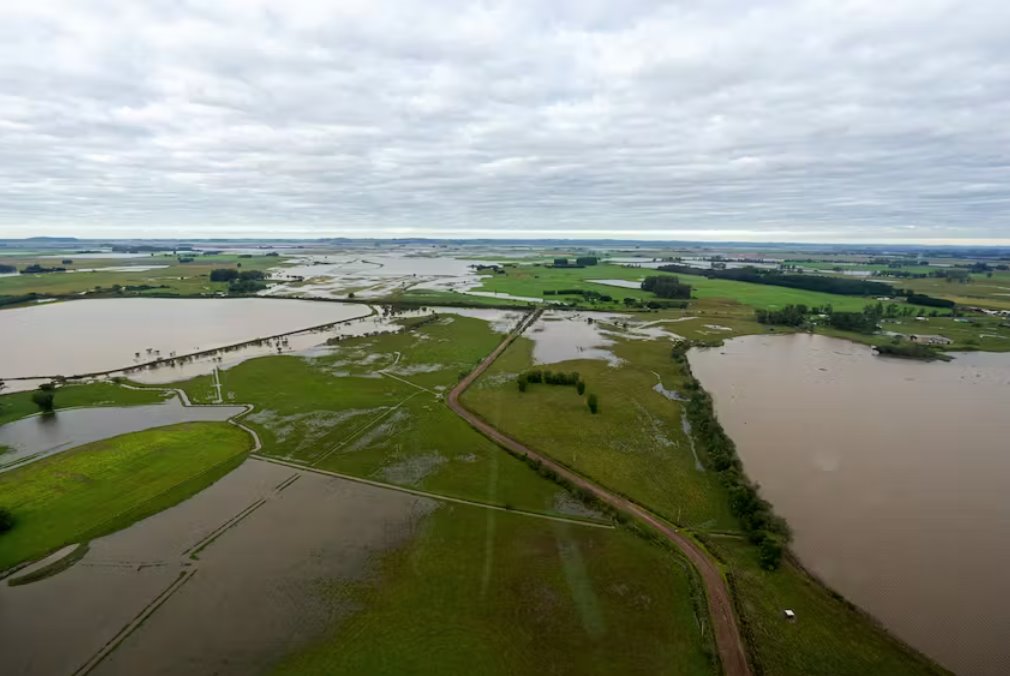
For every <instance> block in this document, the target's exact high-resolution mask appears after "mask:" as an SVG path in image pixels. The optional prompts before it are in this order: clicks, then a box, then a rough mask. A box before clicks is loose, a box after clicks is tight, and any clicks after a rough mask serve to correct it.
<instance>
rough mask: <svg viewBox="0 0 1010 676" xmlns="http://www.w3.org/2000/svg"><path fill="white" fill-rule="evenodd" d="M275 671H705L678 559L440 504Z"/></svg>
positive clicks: (612, 539) (699, 627)
mask: <svg viewBox="0 0 1010 676" xmlns="http://www.w3.org/2000/svg"><path fill="white" fill-rule="evenodd" d="M333 593H334V594H335V595H339V596H340V597H341V598H342V599H343V600H346V601H349V602H350V603H352V604H355V605H358V606H360V608H361V609H360V611H359V612H357V613H356V614H355V615H353V616H352V617H351V618H349V619H348V620H347V621H346V622H344V623H343V624H341V625H338V626H337V627H335V628H334V629H333V631H332V632H331V633H330V634H329V635H328V636H326V637H325V638H323V639H322V640H319V641H317V642H316V643H315V645H313V646H311V647H310V648H308V649H307V650H304V651H302V652H299V653H296V654H294V655H291V656H290V657H289V658H288V659H287V660H285V661H284V662H282V663H281V665H280V666H279V668H278V672H279V673H282V674H334V673H346V674H366V673H368V674H375V673H395V674H517V673H531V674H532V673H537V674H568V673H571V674H712V673H715V671H716V670H715V667H714V665H713V663H712V661H711V659H710V657H709V655H710V654H711V647H710V631H709V627H708V626H707V621H706V618H704V617H699V616H698V615H697V614H696V605H695V604H694V603H693V602H692V599H693V598H696V595H697V593H698V592H697V590H696V588H695V587H694V586H693V583H692V580H691V577H690V573H689V572H688V570H687V569H686V567H685V565H684V564H683V562H682V561H680V559H678V558H677V557H675V556H673V555H672V554H670V553H669V552H667V551H665V550H663V549H661V548H659V547H656V546H654V545H651V544H649V543H648V542H645V541H644V540H642V539H640V538H638V537H636V536H635V535H633V534H631V533H630V532H628V531H626V530H623V529H616V530H603V529H597V528H588V527H584V526H575V525H572V524H561V523H555V522H549V521H545V520H540V519H535V518H530V517H525V516H521V515H515V514H508V513H503V512H494V511H488V510H480V509H476V508H472V507H465V506H459V505H455V506H443V507H441V508H440V509H439V510H438V511H437V512H436V513H435V514H434V515H432V516H431V517H429V518H428V520H427V522H426V523H425V525H424V529H423V532H422V533H421V535H420V536H419V537H418V538H417V539H416V540H415V541H414V542H413V543H411V544H410V545H409V546H407V547H405V548H403V549H401V550H399V551H397V552H394V553H392V554H390V555H387V556H386V557H385V558H384V559H383V560H382V563H381V568H380V572H379V574H378V575H376V576H374V577H373V579H371V580H369V581H368V582H367V583H364V584H359V585H356V586H354V587H352V588H343V589H338V590H334V592H333Z"/></svg>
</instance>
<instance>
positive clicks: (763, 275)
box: [657, 265, 894, 296]
mask: <svg viewBox="0 0 1010 676" xmlns="http://www.w3.org/2000/svg"><path fill="white" fill-rule="evenodd" d="M657 269H658V270H661V271H662V272H675V273H679V274H684V275H700V276H702V277H707V278H709V279H728V280H730V281H734V282H750V283H751V284H769V285H771V286H785V287H788V288H790V289H804V290H806V291H820V292H822V293H833V294H839V295H846V296H885V295H888V294H890V293H893V292H894V290H893V289H892V288H891V285H890V284H885V283H884V282H869V281H866V280H863V279H850V278H847V277H829V276H826V275H804V274H791V273H783V272H781V271H779V270H764V269H761V268H752V267H746V268H736V269H725V270H720V269H706V268H692V267H690V266H688V265H661V266H659V268H657Z"/></svg>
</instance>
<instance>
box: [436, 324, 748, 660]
mask: <svg viewBox="0 0 1010 676" xmlns="http://www.w3.org/2000/svg"><path fill="white" fill-rule="evenodd" d="M541 313H542V310H537V311H536V312H533V313H532V314H530V316H528V317H527V318H526V319H524V320H523V322H522V323H521V324H520V325H519V326H518V327H517V328H516V330H515V331H513V332H512V333H511V334H509V335H508V337H507V338H506V339H505V340H503V341H502V343H501V344H500V345H499V346H498V347H497V348H495V350H494V352H492V353H491V354H489V355H488V356H487V358H485V359H484V361H482V362H481V363H480V364H479V365H478V366H477V368H475V369H474V370H473V371H472V372H470V373H469V374H468V375H467V376H466V377H465V378H463V380H461V381H460V382H459V384H458V385H456V387H454V388H453V389H452V391H451V392H450V393H449V397H448V400H447V401H448V404H449V408H451V409H452V410H453V411H455V412H456V414H457V415H459V416H460V417H461V418H463V419H464V420H466V421H467V422H468V423H470V425H471V426H472V427H473V428H474V429H476V430H477V431H478V432H480V433H481V434H483V435H484V436H486V437H487V438H488V439H490V440H491V441H493V442H495V443H496V444H498V445H499V446H501V447H502V448H504V449H506V450H508V451H511V452H512V453H516V454H519V455H526V456H528V457H530V458H533V459H535V460H539V461H540V462H541V463H542V464H543V466H544V467H547V468H549V469H551V470H553V471H554V472H556V473H557V474H558V476H561V477H564V478H565V479H566V480H568V481H570V482H571V483H572V484H573V485H575V486H578V487H579V488H582V489H583V490H585V491H588V492H589V493H591V494H593V495H594V496H595V497H597V498H598V499H600V500H602V501H603V502H605V503H606V504H608V505H610V506H611V507H613V508H614V509H616V510H618V511H620V512H623V513H624V514H626V515H628V516H630V517H632V518H635V519H637V520H638V521H640V522H644V523H647V524H649V525H650V526H652V527H653V528H654V529H655V530H656V531H657V532H659V533H660V534H662V535H663V537H665V538H666V539H667V540H669V541H670V542H671V543H673V544H674V545H675V546H676V547H677V548H678V549H679V550H680V551H681V552H682V553H683V554H684V556H685V557H686V558H687V559H688V560H689V561H690V562H691V563H692V564H693V565H694V567H695V569H696V570H697V571H698V573H699V575H700V577H701V580H702V584H703V585H704V587H705V596H706V597H707V599H708V608H709V612H710V613H711V622H712V627H713V628H714V631H715V642H716V648H717V650H718V653H719V661H720V662H721V663H722V668H723V671H724V672H725V673H726V674H727V675H728V676H750V674H751V670H750V665H749V664H748V663H747V653H746V650H745V649H744V644H743V638H742V637H741V636H740V629H739V627H737V623H736V615H735V614H734V613H733V602H732V599H731V598H730V592H729V589H728V588H727V586H726V581H725V580H724V579H723V577H722V575H721V574H720V572H719V569H718V567H717V565H716V563H715V561H713V560H712V559H711V558H710V557H709V556H708V555H707V554H706V553H705V552H704V551H702V550H701V549H700V548H699V547H698V545H697V544H695V542H694V541H693V540H691V539H690V538H688V537H686V536H684V535H681V534H680V533H678V532H677V529H676V528H674V527H673V526H671V525H669V524H667V523H666V522H665V521H663V520H662V519H660V518H659V517H658V516H656V515H654V514H652V513H651V512H650V511H648V510H647V509H645V508H644V507H642V506H641V505H639V504H638V503H635V502H632V501H631V500H629V499H627V498H625V497H622V496H620V495H617V494H616V493H612V492H610V491H609V490H607V489H606V488H604V487H602V486H600V485H599V484H596V483H594V482H593V481H590V480H589V479H587V478H585V477H583V476H582V475H580V474H577V473H576V472H574V471H573V470H571V469H569V468H568V467H566V466H564V465H561V464H559V463H557V462H555V461H554V460H552V459H551V458H549V457H547V456H546V455H544V454H542V453H540V452H538V451H535V450H533V449H532V448H529V447H528V446H526V445H524V444H522V443H520V442H519V441H516V440H515V439H513V438H512V437H510V436H508V435H506V434H504V433H502V432H500V431H499V430H498V429H496V428H495V427H493V426H492V425H491V424H490V423H488V422H487V421H486V420H484V419H483V418H481V417H479V416H477V415H476V414H475V413H472V412H471V411H469V410H468V409H467V408H466V407H464V406H463V405H462V404H461V403H460V401H459V397H460V395H461V394H463V392H465V391H466V389H467V388H468V387H470V385H471V384H473V382H474V381H475V380H476V379H477V378H479V377H480V375H481V374H482V373H484V371H486V370H487V368H488V367H489V366H491V364H493V363H494V361H495V360H496V359H497V358H498V357H499V356H500V355H501V354H502V352H504V351H505V349H506V348H507V347H508V346H509V345H510V344H511V343H512V341H513V340H515V339H516V337H517V336H519V335H521V334H522V332H523V331H525V330H526V329H527V328H529V326H530V325H531V324H532V323H533V322H534V321H536V319H537V318H538V317H539V316H540V314H541Z"/></svg>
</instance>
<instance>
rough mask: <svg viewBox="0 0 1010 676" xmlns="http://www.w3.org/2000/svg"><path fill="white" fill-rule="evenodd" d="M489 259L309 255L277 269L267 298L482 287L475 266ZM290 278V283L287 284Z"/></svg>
mask: <svg viewBox="0 0 1010 676" xmlns="http://www.w3.org/2000/svg"><path fill="white" fill-rule="evenodd" d="M476 265H487V263H486V262H485V261H476V260H466V259H461V258H451V257H447V256H434V255H410V254H406V253H405V254H379V253H376V254H368V253H365V254H361V253H354V254H337V255H327V256H305V257H302V258H299V259H295V260H294V261H293V264H292V265H287V266H284V267H279V268H275V269H274V270H273V271H272V272H273V277H274V279H276V280H280V281H281V283H280V284H275V285H274V286H271V287H270V288H269V289H267V290H265V291H263V292H261V295H266V296H276V295H300V296H305V297H310V298H338V299H339V298H347V296H348V294H351V293H353V294H354V295H355V296H356V297H358V298H378V297H381V296H387V295H389V294H391V293H395V292H398V291H404V290H406V289H428V290H437V291H449V290H457V291H464V290H466V289H470V288H472V287H475V286H479V285H480V277H479V276H478V275H477V272H476V271H475V270H474V268H473V267H472V266H476ZM287 280H290V281H287Z"/></svg>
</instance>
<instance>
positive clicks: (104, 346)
mask: <svg viewBox="0 0 1010 676" xmlns="http://www.w3.org/2000/svg"><path fill="white" fill-rule="evenodd" d="M370 312H371V310H370V309H369V308H368V306H366V305H354V304H347V303H319V302H312V301H296V300H276V299H267V298H201V299H186V298H103V299H86V300H77V301H73V302H66V303H46V304H44V305H34V306H30V307H24V308H15V309H11V310H4V311H3V312H2V313H0V325H2V326H3V331H0V378H20V377H32V376H56V375H61V376H72V375H80V374H83V373H91V372H95V371H106V370H112V369H118V368H126V367H129V366H133V365H135V364H139V363H145V362H150V361H152V360H154V359H157V358H158V357H162V358H168V357H169V356H171V354H172V353H173V352H174V353H176V354H179V355H183V354H188V353H192V352H199V351H203V350H210V349H215V348H219V347H224V346H226V345H233V344H235V343H240V342H243V341H247V340H254V339H256V338H261V337H265V336H273V335H278V334H281V333H287V332H293V331H297V330H299V329H307V328H309V327H313V326H319V325H322V324H326V323H329V322H336V321H342V320H346V319H351V318H354V317H360V316H363V315H367V314H369V313H370ZM8 384H9V385H13V384H15V383H14V381H11V382H9V383H8Z"/></svg>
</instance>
